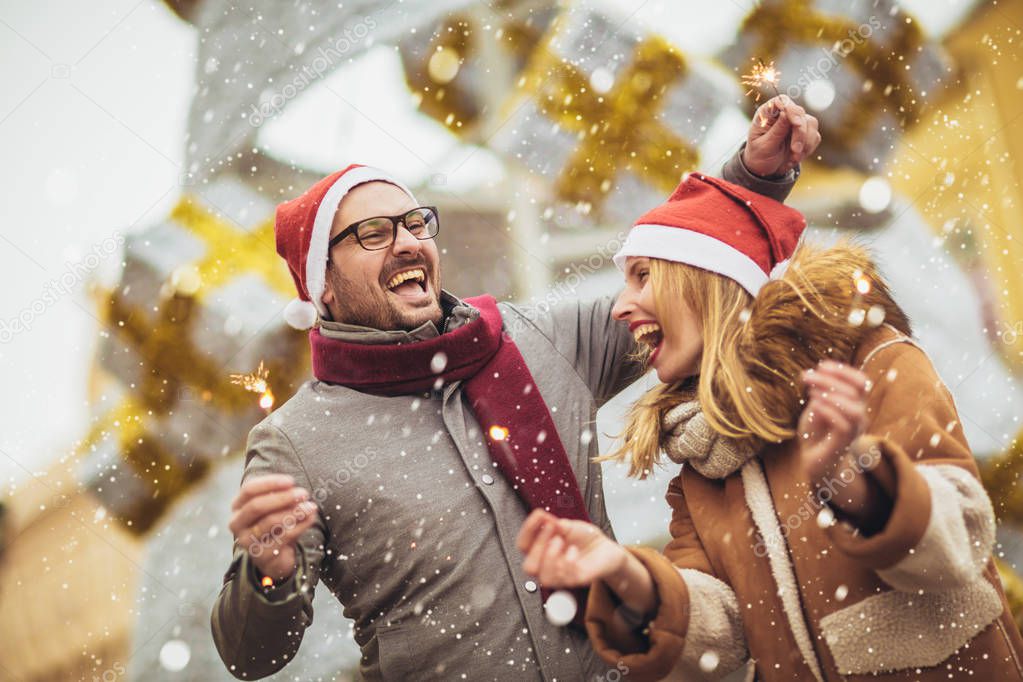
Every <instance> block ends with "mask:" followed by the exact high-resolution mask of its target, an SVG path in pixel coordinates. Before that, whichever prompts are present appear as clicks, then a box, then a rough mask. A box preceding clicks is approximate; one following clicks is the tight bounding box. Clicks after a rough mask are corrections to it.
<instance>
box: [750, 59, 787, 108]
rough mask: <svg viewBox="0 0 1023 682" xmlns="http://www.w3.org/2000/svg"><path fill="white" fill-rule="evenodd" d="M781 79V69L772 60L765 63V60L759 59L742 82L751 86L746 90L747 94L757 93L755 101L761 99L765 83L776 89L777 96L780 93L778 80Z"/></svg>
mask: <svg viewBox="0 0 1023 682" xmlns="http://www.w3.org/2000/svg"><path fill="white" fill-rule="evenodd" d="M780 80H781V71H779V70H778V69H777V68H775V66H774V62H773V61H772V62H771V63H769V64H765V63H764V60H762V59H758V60H757V63H756V65H755V66H754V67H753V70H752V71H750V72H749V73H747V74H744V75H743V77H742V84H743V85H745V86H748V87H749V90H747V91H746V96H747V97H748V96H749V95H752V94H753V93H756V97H755V99H754V101H756V102H759V101H760V90H761V88H763V87H764V86H765V85H770V86H771V88H772V89H773V90H774V94H775V96H778V95H780V94H781V93H780V92H778V82H779V81H780Z"/></svg>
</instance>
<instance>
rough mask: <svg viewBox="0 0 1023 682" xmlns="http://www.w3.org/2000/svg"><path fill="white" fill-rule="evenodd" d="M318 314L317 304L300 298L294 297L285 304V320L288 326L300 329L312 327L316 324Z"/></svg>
mask: <svg viewBox="0 0 1023 682" xmlns="http://www.w3.org/2000/svg"><path fill="white" fill-rule="evenodd" d="M316 315H317V313H316V306H314V305H313V304H312V303H311V302H310V301H303V300H302V299H300V298H293V299H291V300H290V301H288V305H286V306H284V321H285V322H287V323H288V326H290V327H292V328H294V329H298V330H300V331H301V330H305V329H312V327H313V325H314V324H316Z"/></svg>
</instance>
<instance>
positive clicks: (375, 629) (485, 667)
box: [212, 96, 820, 681]
mask: <svg viewBox="0 0 1023 682" xmlns="http://www.w3.org/2000/svg"><path fill="white" fill-rule="evenodd" d="M754 120H755V123H754V124H753V126H752V127H751V130H750V134H749V136H748V139H747V144H746V145H745V146H744V147H743V149H742V150H740V152H739V153H738V154H737V155H736V156H735V157H734V158H733V159H731V160H730V161H729V162H728V163H727V164H726V165H725V168H724V173H723V174H724V176H725V177H726V178H728V179H729V180H731V181H733V182H737V183H739V184H743V185H745V186H747V187H749V188H751V189H753V190H755V191H758V192H760V193H762V194H767V195H769V196H772V197H774V198H776V199H784V198H785V196H787V195H788V192H789V190H790V189H791V187H792V185H793V184H794V182H795V178H796V176H797V175H798V163H799V161H800V160H801V159H802V158H804V157H805V156H806V155H808V154H810V153H812V152H813V150H814V149H815V148H816V146H817V144H818V143H819V141H820V135H819V134H818V133H817V122H816V120H815V119H814V118H813V117H811V116H808V115H807V114H806V113H805V112H804V111H803V110H802V109H801V108H800V107H798V106H797V105H796V104H795V103H793V102H792V101H791V100H789V99H788V98H786V97H784V96H783V97H780V98H776V99H775V100H771V101H770V102H768V103H766V104H765V105H764V106H763V107H761V110H760V111H758V113H757V115H756V117H755V119H754ZM771 178H775V179H771ZM438 229H439V219H438V216H437V215H436V212H435V211H434V210H432V209H429V208H424V207H420V206H419V204H418V202H416V200H415V199H414V198H413V197H412V194H411V192H409V191H408V190H407V189H406V188H405V187H404V186H403V185H401V184H400V183H399V182H398V181H396V180H394V179H393V178H390V177H388V176H387V175H386V174H384V173H382V172H380V171H377V170H375V169H369V168H365V167H360V166H354V167H349V168H348V169H345V170H344V171H340V172H338V173H335V174H333V175H331V176H328V177H327V178H325V179H324V180H321V181H320V182H319V183H317V184H316V185H314V186H313V187H312V188H311V189H310V190H309V191H307V192H306V194H304V195H303V196H301V197H299V198H297V199H294V200H292V201H290V202H285V203H284V204H282V205H281V206H280V207H278V213H277V248H278V252H279V253H280V254H281V255H282V256H283V257H284V258H285V260H287V262H288V265H289V268H290V270H291V273H292V276H293V277H294V279H295V283H296V287H297V289H298V291H299V294H300V297H301V298H302V299H303V300H304V301H306V302H307V303H310V304H312V306H315V315H314V316H310V317H307V319H306V320H305V322H306V326H308V324H311V323H312V322H313V318H314V317H318V318H319V324H318V327H317V328H315V329H313V330H312V331H311V332H310V341H311V344H312V351H313V355H312V359H313V373H314V375H315V376H316V380H313V381H310V382H308V383H306V384H304V385H303V386H302V387H301V388H300V389H299V391H298V392H297V393H296V395H295V396H294V397H293V398H292V399H291V400H289V401H288V402H287V403H285V404H284V405H282V406H280V407H279V408H278V409H277V410H276V411H275V412H274V413H273V414H271V415H270V416H268V417H267V418H266V419H265V420H263V421H262V422H261V423H260V424H258V425H257V426H256V427H255V428H254V429H253V430H252V432H251V433H250V435H249V443H248V448H247V453H246V465H245V473H244V476H243V484H242V487H241V490H240V492H239V494H238V496H237V497H236V499H235V500H234V503H233V509H234V515H233V517H232V519H231V522H230V529H231V532H232V534H233V536H234V538H235V551H234V559H233V561H232V563H231V567H230V568H229V570H228V571H227V574H226V575H225V578H224V587H223V589H222V591H221V594H220V595H219V597H218V599H217V602H216V604H215V606H214V609H213V614H212V627H213V636H214V639H215V641H216V645H217V649H218V651H219V652H220V655H221V657H222V659H223V660H224V662H225V664H226V665H227V666H228V668H229V669H230V670H231V672H232V673H233V674H234V675H235V676H237V677H239V678H247V679H255V678H260V677H263V676H266V675H269V674H271V673H273V672H275V671H277V670H280V669H281V668H283V667H284V666H285V665H286V664H287V662H288V661H289V660H290V659H291V658H292V657H293V656H294V654H295V652H296V651H297V650H298V647H299V644H300V643H301V639H302V634H303V631H304V630H305V628H306V627H307V626H308V625H309V623H310V622H311V621H312V616H313V610H312V597H313V588H314V587H315V585H316V583H317V582H318V581H319V580H322V581H323V582H324V583H325V584H326V585H327V587H328V588H329V589H330V590H331V592H333V594H334V595H335V596H336V597H337V599H338V600H339V601H340V602H341V603H342V604H343V605H344V607H345V614H346V615H347V616H348V617H350V618H352V619H353V620H354V621H355V632H354V636H355V639H356V641H357V642H358V643H359V645H360V647H361V649H362V655H363V658H362V662H361V666H360V667H361V674H362V676H363V677H364V678H365V679H367V680H385V679H386V680H397V679H473V680H484V679H485V680H492V679H501V680H506V679H517V680H519V679H520V680H548V681H553V680H581V679H590V680H592V679H604V678H601V676H602V675H606V674H608V672H609V671H608V670H607V669H606V667H605V666H604V665H603V663H601V661H600V660H599V659H598V658H597V657H596V655H595V654H594V652H593V650H592V649H591V648H590V646H589V643H588V642H587V640H586V636H585V634H584V633H583V632H582V631H581V630H580V629H578V628H575V627H573V626H565V627H561V626H557V625H554V624H552V623H551V622H550V621H549V620H548V619H547V618H546V617H545V614H544V604H543V600H544V596H545V595H544V590H542V589H541V588H540V586H538V585H537V584H536V582H535V581H534V580H532V579H531V578H530V576H528V575H525V574H523V573H522V570H521V563H522V562H521V557H520V555H519V553H518V551H517V549H516V547H515V537H516V534H517V532H518V529H519V527H520V526H521V524H522V522H523V521H524V520H525V517H526V515H527V514H528V513H529V511H530V510H531V509H533V508H536V507H544V508H546V509H548V510H550V511H553V512H554V513H556V514H558V515H559V516H565V517H570V518H581V519H589V520H591V521H592V522H594V523H596V524H597V525H599V526H600V527H602V528H603V529H604V530H605V531H607V532H608V533H609V534H610V533H611V529H610V525H609V523H608V519H607V515H606V513H605V510H604V502H603V492H602V489H601V478H600V467H599V466H598V465H594V464H593V463H592V459H593V457H594V456H596V454H597V452H596V443H595V439H589V438H584V437H583V436H582V434H583V431H584V429H585V427H586V425H588V424H590V423H592V422H593V420H594V417H595V414H596V410H597V408H598V407H600V405H602V404H603V403H604V402H606V401H607V400H608V399H609V398H611V397H612V396H614V395H615V394H616V393H618V392H619V391H621V390H622V389H623V388H625V387H626V386H627V385H628V384H630V383H631V382H632V381H634V380H635V379H636V378H638V376H639V374H640V373H641V371H642V368H641V367H639V366H638V365H637V364H636V363H635V362H631V361H629V360H628V357H629V356H630V354H631V353H632V351H633V350H634V348H635V346H634V340H633V339H632V336H631V335H630V333H629V331H628V329H626V328H624V327H623V326H621V325H618V324H615V323H614V322H613V321H612V320H611V317H610V312H611V304H612V299H610V298H607V299H601V300H598V301H596V302H592V303H580V302H566V303H562V304H559V305H557V306H555V307H554V308H553V309H551V310H548V311H538V310H534V311H530V310H527V309H523V308H519V307H516V306H512V305H508V304H500V305H496V304H495V303H494V301H493V299H491V298H489V297H479V298H476V299H470V300H468V301H463V300H459V299H457V298H455V297H454V296H452V295H451V294H449V293H447V292H445V291H443V290H442V289H441V286H440V262H439V256H438V252H437V248H436V246H435V244H434V241H433V239H432V237H433V236H434V235H436V233H437V230H438ZM297 310H298V312H301V310H302V309H301V307H299V308H298V309H297ZM300 317H302V315H300V314H296V309H295V308H292V310H291V313H290V321H292V322H293V323H294V322H298V321H299V320H298V318H300ZM619 674H620V673H619Z"/></svg>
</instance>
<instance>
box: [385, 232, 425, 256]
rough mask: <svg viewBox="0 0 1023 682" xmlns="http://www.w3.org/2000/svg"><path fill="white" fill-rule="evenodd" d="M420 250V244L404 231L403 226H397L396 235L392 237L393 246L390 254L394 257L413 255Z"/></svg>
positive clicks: (409, 233) (421, 246)
mask: <svg viewBox="0 0 1023 682" xmlns="http://www.w3.org/2000/svg"><path fill="white" fill-rule="evenodd" d="M422 248H423V245H422V243H420V241H419V240H418V239H416V238H415V237H414V236H413V235H412V233H411V232H409V231H408V230H407V229H405V226H404V225H398V234H396V235H394V245H393V246H392V247H391V252H392V253H393V254H394V255H395V256H401V255H414V254H417V253H419V251H420V249H422Z"/></svg>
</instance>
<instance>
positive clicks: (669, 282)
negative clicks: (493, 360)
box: [599, 242, 910, 479]
mask: <svg viewBox="0 0 1023 682" xmlns="http://www.w3.org/2000/svg"><path fill="white" fill-rule="evenodd" d="M650 282H651V286H653V294H654V307H655V311H654V312H655V313H656V314H657V318H658V320H660V321H661V325H662V328H663V329H664V332H665V334H667V335H671V336H677V335H678V333H679V330H677V329H676V328H675V327H676V325H677V324H678V317H679V316H678V315H677V312H676V311H675V310H673V306H674V305H675V303H674V302H675V301H683V302H684V303H685V304H686V305H688V306H689V308H690V309H691V310H692V311H693V314H694V316H695V317H696V319H697V320H698V321H699V322H700V325H701V330H700V333H701V334H702V337H703V354H702V357H701V359H700V374H699V378H698V379H697V380H687V381H684V382H679V383H675V384H663V383H662V384H658V385H657V386H655V387H654V388H652V389H650V390H649V391H647V393H646V394H645V395H643V397H642V398H640V399H639V400H638V401H637V402H636V403H635V404H634V405H633V406H632V408H631V409H630V410H629V413H628V415H627V417H626V422H625V430H624V431H623V433H622V434H621V435H620V438H621V445H620V447H619V448H618V449H617V450H615V451H614V452H612V453H611V454H609V455H606V456H604V457H600V458H599V461H607V460H615V461H621V460H624V459H626V458H628V459H629V475H630V476H633V477H637V478H641V479H642V478H646V477H647V476H648V475H649V474H650V473H651V470H652V469H653V467H654V465H656V464H658V463H659V462H660V459H661V446H662V435H663V434H662V432H661V418H662V416H663V415H664V413H665V412H667V411H668V410H670V409H671V408H673V407H675V406H676V405H678V404H679V403H680V402H682V401H683V400H685V399H692V398H691V395H692V394H691V391H692V389H693V384H694V383H695V385H696V395H697V398H698V400H699V401H700V407H701V409H702V410H703V414H704V416H705V418H706V419H707V423H708V424H709V425H710V427H711V428H712V429H714V431H715V432H717V433H719V434H721V435H723V436H726V437H728V438H732V439H735V440H740V441H758V442H762V443H780V442H783V441H786V440H788V439H790V438H792V437H793V436H794V435H795V425H796V421H797V420H798V418H799V413H800V411H801V403H802V398H803V388H802V385H801V383H800V381H799V375H800V373H801V372H803V371H804V370H806V369H809V368H811V367H814V366H815V365H816V364H817V363H818V362H819V361H820V360H823V359H825V358H831V359H834V360H839V361H842V362H849V361H850V360H851V359H852V355H853V352H854V351H855V349H856V347H857V346H858V345H859V343H860V341H861V340H862V338H863V336H864V335H865V334H866V333H868V332H869V331H870V330H871V326H870V325H869V324H868V323H866V322H864V321H863V315H864V314H865V313H866V311H868V310H871V309H874V308H875V306H879V307H880V309H881V310H882V311H883V312H884V320H885V322H887V323H888V324H891V325H893V326H894V327H895V328H897V329H899V330H900V331H902V332H904V333H906V334H909V331H910V329H909V321H908V320H907V319H906V316H905V314H904V313H903V312H902V310H901V309H900V308H899V307H898V305H896V304H895V302H894V301H893V300H892V297H891V294H890V292H889V290H888V286H887V284H886V283H885V282H884V281H883V280H882V279H881V276H880V274H879V273H878V272H877V269H876V267H875V266H874V264H873V263H872V261H871V259H870V257H869V254H868V253H867V251H866V249H864V248H863V247H860V246H857V245H855V244H852V243H849V242H842V243H839V244H837V245H836V246H833V247H831V248H827V249H822V248H820V247H815V246H811V245H809V244H803V245H801V246H800V247H798V248H797V249H796V252H795V254H793V256H792V260H791V263H790V265H789V268H788V269H787V270H786V272H785V274H784V275H783V276H782V277H781V278H780V279H777V280H771V281H769V282H768V283H767V284H765V285H764V286H763V288H762V289H761V290H760V292H759V293H758V294H757V296H756V297H753V296H751V295H750V294H749V293H748V292H747V291H746V290H745V289H743V288H742V287H741V286H740V285H739V284H738V283H736V282H735V281H734V280H732V279H730V278H728V277H724V276H722V275H719V274H717V273H713V272H710V271H708V270H703V269H701V268H697V267H694V266H691V265H685V264H682V263H675V262H670V261H665V260H661V259H657V258H651V259H650ZM876 316H877V313H876V312H875V313H874V314H873V315H871V319H875V320H876ZM856 318H859V323H858V324H853V322H856Z"/></svg>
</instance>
